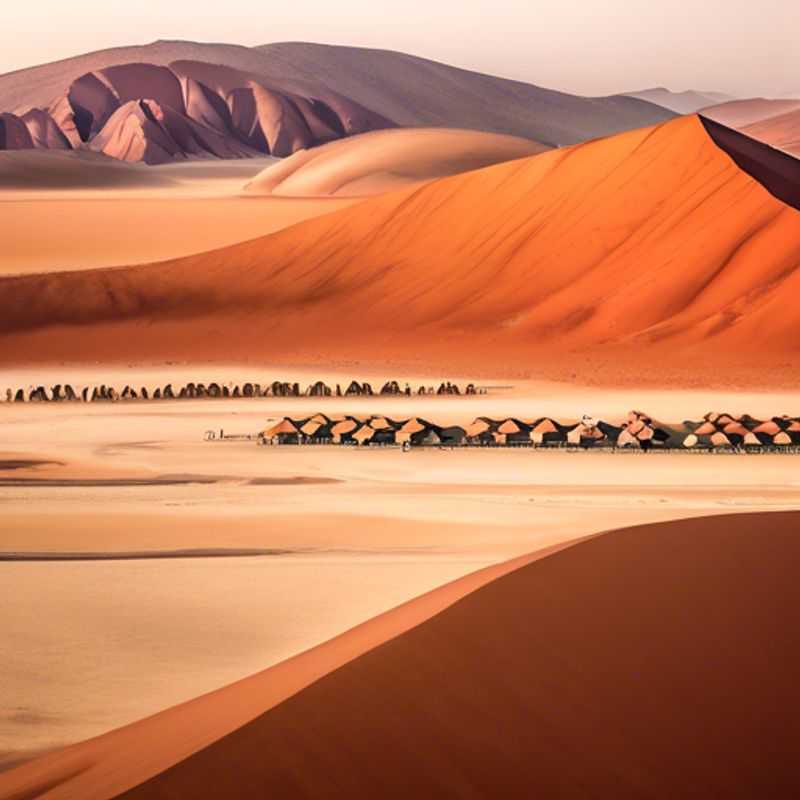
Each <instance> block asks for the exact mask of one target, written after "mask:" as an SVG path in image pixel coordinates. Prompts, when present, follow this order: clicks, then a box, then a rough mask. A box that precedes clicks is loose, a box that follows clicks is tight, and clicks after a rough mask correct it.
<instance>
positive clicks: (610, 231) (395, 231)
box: [0, 117, 800, 366]
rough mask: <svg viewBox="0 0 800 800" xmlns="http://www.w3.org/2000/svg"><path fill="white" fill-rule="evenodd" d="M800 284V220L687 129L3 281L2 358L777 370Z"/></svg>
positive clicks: (697, 126) (666, 129)
mask: <svg viewBox="0 0 800 800" xmlns="http://www.w3.org/2000/svg"><path fill="white" fill-rule="evenodd" d="M798 266H800V214H798V212H797V211H795V210H794V209H792V208H790V207H788V206H786V205H784V204H783V203H781V202H780V201H778V200H777V199H775V198H774V197H773V196H772V195H770V194H769V192H767V190H766V189H765V188H764V187H762V186H761V185H760V184H758V183H757V182H756V181H755V180H753V179H752V178H751V177H750V176H749V175H747V174H746V173H745V172H743V171H742V170H740V169H739V168H738V167H737V166H736V165H735V164H734V163H733V161H732V160H731V159H730V157H729V156H728V155H727V154H726V153H725V152H724V151H722V150H721V149H720V148H719V147H717V146H716V145H715V144H714V142H713V141H712V140H711V138H710V137H709V136H708V134H707V133H706V131H705V129H704V128H703V125H702V123H701V122H700V121H699V119H698V118H696V117H686V118H682V119H679V120H675V121H672V122H669V123H667V124H664V125H662V126H659V127H655V128H651V129H645V130H639V131H632V132H629V133H626V134H621V135H618V136H616V137H613V138H609V139H605V140H601V141H595V142H591V143H587V144H585V145H580V146H576V147H573V148H570V149H566V150H560V151H553V152H549V153H544V154H542V155H539V156H535V157H533V158H530V159H523V160H521V161H514V162H509V163H506V164H500V165H496V166H494V167H489V168H487V169H484V170H479V171H476V172H471V173H467V174H464V175H457V176H454V177H450V178H445V179H442V180H438V181H434V182H433V183H430V184H426V185H425V186H422V187H420V188H415V189H410V190H403V191H399V192H392V193H389V194H387V195H382V196H380V197H376V198H371V199H369V200H367V201H364V202H362V203H360V204H358V205H356V206H354V207H352V208H349V209H346V210H344V211H341V212H337V213H335V214H332V215H329V216H325V217H321V218H318V219H315V220H312V221H309V222H306V223H304V224H302V225H299V226H297V227H294V228H290V229H287V230H285V231H281V232H279V233H276V234H274V235H272V236H269V237H266V238H262V239H257V240H254V241H252V242H246V243H243V244H240V245H235V246H232V247H230V248H226V249H224V250H219V251H215V252H212V253H208V254H204V255H200V256H194V257H187V258H184V259H180V260H176V261H171V262H164V263H160V264H156V265H152V266H144V267H134V268H125V269H116V270H95V271H84V272H73V273H63V274H50V275H38V276H27V277H18V278H5V279H3V280H0V306H2V307H3V308H4V309H6V311H5V312H4V314H3V316H2V317H1V318H0V332H2V343H3V347H2V348H0V358H1V359H2V360H3V361H4V362H13V361H14V360H17V361H35V360H38V361H43V360H44V361H47V360H53V359H59V360H73V361H80V360H86V359H88V360H103V359H106V360H115V359H132V358H142V359H148V358H166V357H169V358H183V359H185V360H192V359H202V360H215V359H220V360H232V359H233V360H247V359H250V360H261V361H264V362H269V361H276V360H280V359H287V358H288V359H291V358H295V359H303V360H305V361H313V360H316V361H319V360H326V359H330V358H332V357H336V356H337V355H338V357H342V354H343V353H346V354H347V356H348V357H360V358H363V359H365V360H370V359H371V360H374V361H381V362H383V360H384V359H385V358H386V357H390V356H398V355H400V356H406V357H408V356H411V357H413V358H416V359H420V360H422V361H423V362H424V361H425V360H426V359H431V358H433V357H434V356H435V355H438V356H441V357H442V358H444V359H446V360H447V362H448V363H450V364H451V365H452V364H459V363H460V364H461V365H462V366H463V365H474V364H476V363H478V361H480V360H481V359H484V360H485V359H487V358H488V359H491V360H493V363H495V364H497V365H501V364H506V365H507V364H510V363H514V362H516V361H517V360H518V359H519V358H521V357H524V358H535V355H536V353H544V354H546V355H548V356H549V355H552V354H553V353H559V352H560V353H563V352H565V351H574V350H578V349H585V348H591V347H608V346H609V345H624V346H626V347H629V348H632V350H631V351H630V352H632V353H633V357H634V360H636V359H638V358H639V355H637V354H644V353H645V352H646V353H647V357H648V360H652V359H653V358H656V356H655V355H654V350H653V347H652V346H653V345H654V344H660V345H662V348H661V351H660V353H659V355H658V356H657V357H658V358H663V359H666V358H668V357H672V356H673V355H675V354H676V353H680V352H681V350H682V348H684V347H689V346H696V345H697V346H701V347H702V348H703V351H704V352H706V351H707V349H708V348H711V347H714V348H716V351H715V352H716V354H717V358H718V360H720V359H721V363H725V362H726V359H730V358H731V356H732V354H733V355H735V356H736V357H744V356H746V357H748V358H753V357H755V358H756V359H757V361H758V363H759V364H765V363H767V362H768V361H769V360H770V359H771V358H773V357H775V356H776V354H786V353H791V352H794V351H796V350H797V348H798V347H800V338H799V337H798V336H797V331H798V326H800V307H798V305H797V304H796V302H795V301H794V298H795V297H796V292H797V291H798V290H800V271H798ZM64 298H69V299H68V301H67V302H65V300H64ZM645 348H646V349H645Z"/></svg>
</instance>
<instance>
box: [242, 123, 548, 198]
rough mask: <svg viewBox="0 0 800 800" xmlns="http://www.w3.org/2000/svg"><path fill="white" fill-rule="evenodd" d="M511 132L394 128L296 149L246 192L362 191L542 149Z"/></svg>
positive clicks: (382, 189)
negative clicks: (501, 134) (508, 133)
mask: <svg viewBox="0 0 800 800" xmlns="http://www.w3.org/2000/svg"><path fill="white" fill-rule="evenodd" d="M548 149H550V148H548V147H545V146H544V145H541V144H539V143H538V142H531V141H528V140H527V139H519V138H517V137H514V136H500V135H498V134H490V133H481V132H477V131H464V130H445V129H435V128H431V129H427V128H420V129H394V130H388V131H375V132H372V133H365V134H361V135H360V136H353V137H350V138H348V139H342V140H339V141H336V142H331V143H329V144H326V145H323V146H322V147H317V148H315V149H314V150H301V151H300V152H297V153H295V154H294V155H293V156H291V157H290V158H287V159H286V160H284V161H282V162H281V163H279V164H273V165H271V166H270V167H267V169H265V170H264V171H263V172H261V173H260V174H258V175H256V177H255V178H254V179H253V180H252V181H251V182H250V183H248V184H247V186H246V187H245V191H246V192H247V193H248V194H273V195H279V196H282V197H320V196H331V195H339V196H351V197H352V196H366V195H371V194H380V193H381V192H385V191H389V190H391V189H398V188H403V187H405V186H409V185H413V184H415V183H420V182H423V181H427V180H433V179H434V178H442V177H445V176H448V175H456V174H458V173H460V172H469V171H470V170H474V169H480V168H482V167H487V166H490V165H491V164H496V163H499V162H502V161H512V160H514V159H518V158H524V157H526V156H531V155H536V154H538V153H543V152H545V151H546V150H548Z"/></svg>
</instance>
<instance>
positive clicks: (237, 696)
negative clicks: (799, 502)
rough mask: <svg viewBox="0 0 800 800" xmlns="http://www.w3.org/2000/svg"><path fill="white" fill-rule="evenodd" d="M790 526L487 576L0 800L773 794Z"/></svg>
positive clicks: (10, 777)
mask: <svg viewBox="0 0 800 800" xmlns="http://www.w3.org/2000/svg"><path fill="white" fill-rule="evenodd" d="M798 524H800V516H799V515H798V514H779V515H770V516H764V515H738V516H731V517H715V518H710V519H704V520H687V521H679V522H670V523H666V524H661V525H651V526H645V527H640V528H632V529H626V530H621V531H616V532H613V533H609V534H605V535H602V536H600V537H597V538H594V539H591V540H588V541H583V542H580V543H578V544H575V545H573V546H571V547H568V548H567V549H563V548H556V549H555V550H551V551H549V552H548V551H544V552H541V551H540V552H539V553H538V554H534V555H533V556H532V557H531V556H529V557H523V558H522V559H519V560H516V561H512V562H506V563H505V564H503V565H499V566H497V567H492V568H489V569H487V570H483V571H482V572H478V573H475V574H474V575H472V576H469V577H467V578H464V579H461V580H459V581H457V582H455V583H454V584H450V585H448V586H445V587H443V588H441V589H438V590H436V591H434V592H432V593H430V594H428V595H425V596H423V597H421V598H419V599H418V600H415V601H412V602H411V603H409V604H406V605H404V606H401V607H399V608H398V609H395V610H394V611H392V612H389V613H388V614H386V615H383V616H382V617H379V618H376V619H374V620H372V621H371V622H369V623H367V624H366V625H363V626H360V627H358V628H355V629H353V630H351V631H349V632H348V633H346V634H344V635H343V636H340V637H338V638H337V639H335V640H332V641H331V642H329V643H327V644H326V645H323V646H322V647H320V648H317V649H316V650H313V651H311V652H309V653H306V654H303V655H301V656H299V657H297V658H295V659H291V660H289V661H287V662H284V663H283V664H281V665H279V666H277V667H274V668H272V669H271V670H267V671H266V672H263V673H260V674H258V675H255V676H254V677H252V678H250V679H248V680H246V681H242V682H240V683H238V684H234V685H232V686H230V687H228V688H226V689H223V690H221V691H219V692H216V693H214V694H211V695H207V696H204V697H202V698H199V699H198V700H196V701H193V702H191V703H188V704H186V705H183V706H179V707H176V708H174V709H172V710H170V711H168V712H165V713H163V714H161V715H157V716H155V717H152V718H150V719H147V720H144V721H142V722H141V723H138V724H135V725H133V726H130V727H128V728H125V729H121V730H118V731H116V732H114V733H112V734H110V735H108V736H105V737H100V738H98V739H95V740H92V741H90V742H87V743H85V744H83V745H78V746H76V747H74V748H71V749H68V750H65V751H63V752H61V753H57V754H54V755H52V756H48V757H45V758H43V759H42V760H40V761H37V762H33V763H32V764H30V765H27V766H23V767H22V768H20V769H18V770H16V771H12V772H10V773H8V774H6V775H4V776H2V777H0V797H3V798H12V797H14V798H18V797H34V796H37V795H38V794H40V793H42V792H43V791H44V790H45V789H48V790H49V792H48V797H50V798H53V800H56V799H57V798H77V797H80V798H82V800H93V799H94V798H98V799H99V798H110V797H122V796H124V797H127V798H159V800H165V799H166V798H204V797H220V796H232V795H234V794H235V795H236V796H240V797H261V796H264V794H270V795H275V796H280V797H320V796H329V797H363V796H382V797H408V796H409V794H414V795H416V796H425V797H464V796H473V797H496V796H498V795H499V796H503V797H523V796H524V797H529V796H530V795H531V794H532V793H533V794H538V793H541V794H542V795H544V796H568V797H572V796H576V797H577V796H601V797H642V796H648V797H664V798H668V797H669V798H671V797H675V796H683V797H695V796H696V797H709V796H726V797H754V796H759V795H761V794H763V793H769V794H778V795H781V796H790V795H791V794H793V793H794V792H796V791H797V789H798V779H797V775H796V770H795V769H794V761H795V759H794V743H795V741H796V737H797V734H798V732H800V731H798V727H797V714H796V711H797V708H798V702H800V696H799V695H798V690H797V685H796V680H795V676H796V672H797V669H798V666H800V646H799V645H798V640H797V637H796V636H794V634H793V633H792V631H793V627H792V621H793V619H794V613H795V610H796V607H797V602H798V600H800V597H799V596H798V590H797V586H796V580H795V576H794V566H793V565H794V563H795V562H796V560H797V557H798V556H799V555H800V536H798ZM248 719H249V720H250V721H248ZM758 741H760V742H768V743H769V746H768V747H763V748H757V747H754V746H753V743H754V742H758ZM265 754H268V757H265ZM170 765H172V766H170ZM165 768H166V771H165Z"/></svg>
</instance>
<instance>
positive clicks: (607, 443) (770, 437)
mask: <svg viewBox="0 0 800 800" xmlns="http://www.w3.org/2000/svg"><path fill="white" fill-rule="evenodd" d="M258 441H259V443H260V444H263V445H266V444H270V445H303V444H306V445H313V444H331V445H352V446H362V447H363V446H387V445H401V446H403V447H406V448H408V447H432V446H433V447H545V448H547V447H551V448H552V447H563V448H580V449H584V450H588V449H596V448H606V449H611V450H635V451H641V452H651V451H656V450H680V451H696V452H722V451H730V452H765V451H768V450H771V451H781V452H800V417H789V416H782V417H772V418H771V419H768V420H759V419H756V418H754V417H751V416H749V415H742V416H738V417H735V416H733V415H731V414H719V413H709V414H706V415H705V416H704V417H703V418H702V419H701V420H699V421H696V422H694V421H685V422H683V423H680V424H678V425H667V424H664V423H661V422H657V421H655V420H654V419H653V418H652V417H650V416H649V415H647V414H645V413H643V412H641V411H631V412H630V413H629V414H628V415H627V417H626V418H625V419H623V420H620V421H619V422H618V423H616V424H614V423H610V422H606V421H604V420H600V419H595V418H593V417H590V416H584V417H583V418H582V419H581V420H579V421H578V422H568V423H563V422H559V421H557V420H555V419H553V418H551V417H538V418H534V419H529V420H523V419H518V418H516V417H509V418H506V419H493V418H491V417H478V418H477V419H475V420H474V421H473V422H472V423H470V424H469V425H467V426H466V427H461V426H459V425H440V424H438V423H435V422H431V421H429V420H426V419H423V418H421V417H412V418H410V419H403V420H396V419H391V418H389V417H385V416H371V417H366V418H363V419H360V418H358V417H354V416H347V417H343V418H338V419H334V418H331V417H328V416H327V415H325V414H322V413H319V414H315V415H314V416H312V417H305V418H302V419H292V418H291V417H284V418H283V419H281V420H279V421H278V422H276V423H274V424H271V425H269V426H267V427H266V428H265V429H264V430H262V431H261V432H260V433H259V434H258Z"/></svg>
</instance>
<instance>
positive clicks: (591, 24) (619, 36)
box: [0, 0, 800, 95]
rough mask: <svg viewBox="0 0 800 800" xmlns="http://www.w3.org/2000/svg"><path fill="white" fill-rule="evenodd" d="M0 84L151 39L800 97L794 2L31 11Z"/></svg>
mask: <svg viewBox="0 0 800 800" xmlns="http://www.w3.org/2000/svg"><path fill="white" fill-rule="evenodd" d="M8 6H9V7H8V8H4V9H3V12H2V15H1V17H2V18H1V20H0V73H3V72H8V71H11V70H13V69H19V68H21V67H26V66H31V65H33V64H39V63H43V62H47V61H54V60H56V59H59V58H65V57H68V56H71V55H77V54H80V53H83V52H87V51H90V50H98V49H102V48H105V47H113V46H117V45H126V44H144V43H146V42H150V41H153V40H155V39H189V40H194V41H218V42H229V43H236V44H245V45H254V44H266V43H268V42H279V41H313V42H325V43H329V44H351V45H361V46H368V47H384V48H388V49H393V50H402V51H405V52H409V53H414V54H417V55H422V56H426V57H429V58H434V59H437V60H440V61H446V62H448V63H451V64H456V65H458V66H464V67H467V68H470V69H477V70H481V71H484V72H490V73H494V74H497V75H503V76H506V77H513V78H519V79H522V80H526V81H530V82H532V83H538V84H541V85H543V86H550V87H553V88H559V89H564V90H566V91H572V92H578V93H585V94H602V93H610V92H614V91H620V90H633V89H638V88H644V87H648V86H654V85H667V86H669V87H670V88H672V89H685V88H696V89H706V90H718V91H723V92H728V93H732V94H738V95H753V94H778V93H781V92H788V91H791V92H795V93H797V92H800V45H799V44H798V41H799V38H798V37H799V35H800V0H669V1H668V0H404V1H403V2H397V3H395V2H392V3H389V2H385V1H384V0H302V2H292V1H291V0H290V2H270V0H224V2H215V3H211V2H209V0H137V2H127V0H70V2H68V3H67V2H64V0H38V2H15V3H8Z"/></svg>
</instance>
